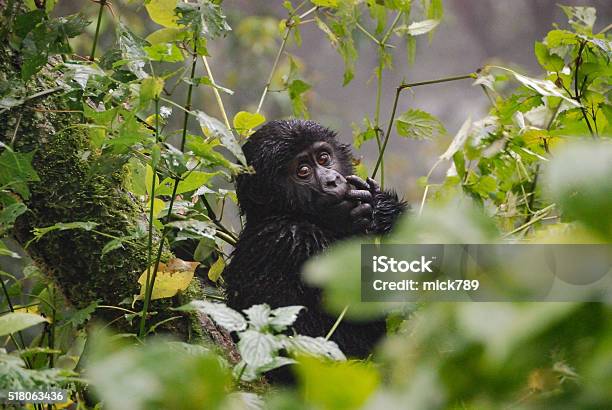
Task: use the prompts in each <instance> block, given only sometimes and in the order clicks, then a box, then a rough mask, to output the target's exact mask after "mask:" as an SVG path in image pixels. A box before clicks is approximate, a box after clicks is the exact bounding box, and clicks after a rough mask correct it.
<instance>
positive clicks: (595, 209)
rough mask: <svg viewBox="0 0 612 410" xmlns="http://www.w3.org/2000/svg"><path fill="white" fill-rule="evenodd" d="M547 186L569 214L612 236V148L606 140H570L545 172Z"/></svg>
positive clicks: (569, 216) (606, 235)
mask: <svg viewBox="0 0 612 410" xmlns="http://www.w3.org/2000/svg"><path fill="white" fill-rule="evenodd" d="M544 176H545V181H546V186H547V187H548V190H549V192H550V193H551V194H552V196H553V198H554V199H555V201H556V202H557V203H558V204H559V205H560V206H561V208H562V210H563V214H564V216H565V217H567V218H571V219H578V220H580V221H581V222H582V223H584V224H585V225H586V226H588V227H589V228H590V229H592V230H593V231H594V232H597V233H599V234H600V235H601V236H602V238H604V239H606V240H607V241H609V240H611V239H612V215H611V214H610V209H612V148H611V147H610V144H606V143H594V142H593V143H591V142H582V143H578V142H575V143H572V144H566V145H564V146H563V147H562V149H559V151H558V152H556V153H555V156H554V157H553V159H552V161H550V163H549V164H548V166H547V167H546V172H545V174H544Z"/></svg>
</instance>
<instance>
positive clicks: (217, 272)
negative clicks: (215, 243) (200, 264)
mask: <svg viewBox="0 0 612 410" xmlns="http://www.w3.org/2000/svg"><path fill="white" fill-rule="evenodd" d="M223 269H225V261H224V260H223V258H222V257H220V256H219V258H217V260H216V261H215V263H213V264H212V266H211V267H210V269H209V270H208V279H210V280H212V281H213V282H216V281H218V280H219V277H220V276H221V274H222V273H223Z"/></svg>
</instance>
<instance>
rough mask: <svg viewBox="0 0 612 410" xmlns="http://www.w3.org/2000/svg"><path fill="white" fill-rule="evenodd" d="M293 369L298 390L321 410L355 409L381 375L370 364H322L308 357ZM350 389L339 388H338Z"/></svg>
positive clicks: (365, 398)
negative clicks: (343, 387) (296, 377)
mask: <svg viewBox="0 0 612 410" xmlns="http://www.w3.org/2000/svg"><path fill="white" fill-rule="evenodd" d="M299 363H300V365H299V366H296V370H297V376H298V380H300V389H301V390H302V394H303V396H304V399H305V401H306V402H307V403H309V404H311V405H313V406H314V407H315V408H321V409H358V408H361V407H362V406H363V405H364V404H365V403H366V401H367V399H368V398H369V397H370V396H371V395H372V394H373V393H374V391H375V390H376V388H377V387H378V385H379V384H380V375H379V374H378V371H377V370H376V367H374V366H373V365H371V364H367V363H362V362H357V361H351V362H340V363H338V362H331V363H330V362H324V361H320V360H317V359H315V358H311V357H302V358H300V359H299ZM340 385H342V386H351V388H350V389H339V388H338V386H340Z"/></svg>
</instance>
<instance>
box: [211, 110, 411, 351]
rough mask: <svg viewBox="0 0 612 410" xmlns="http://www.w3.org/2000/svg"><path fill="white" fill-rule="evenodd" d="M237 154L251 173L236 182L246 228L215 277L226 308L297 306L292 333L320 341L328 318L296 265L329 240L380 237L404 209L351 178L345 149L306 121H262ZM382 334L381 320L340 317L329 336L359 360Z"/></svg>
mask: <svg viewBox="0 0 612 410" xmlns="http://www.w3.org/2000/svg"><path fill="white" fill-rule="evenodd" d="M243 150H244V153H245V156H246V159H247V162H248V164H249V165H251V166H252V167H253V168H254V169H255V173H254V174H241V175H240V176H238V179H237V182H236V192H237V196H238V203H239V205H240V210H241V213H242V214H243V215H245V216H246V224H245V227H244V230H243V231H242V233H241V234H240V238H239V240H238V243H237V245H236V249H235V250H234V252H233V255H232V260H231V262H230V264H229V266H228V268H227V270H226V272H225V273H224V275H223V276H224V278H225V282H226V285H227V287H226V291H227V303H228V305H229V306H230V307H232V308H234V309H238V310H241V309H246V308H248V307H250V306H252V305H255V304H260V303H267V304H268V305H270V306H271V307H272V308H276V307H280V306H289V305H303V306H305V307H306V310H304V311H302V313H301V314H300V316H299V317H298V319H297V321H296V322H295V325H294V328H295V330H296V331H297V333H299V334H303V335H308V336H315V337H316V336H325V335H326V334H327V333H328V332H329V330H330V328H331V327H332V326H333V324H334V322H335V320H336V317H334V316H331V315H329V314H328V313H326V312H325V310H324V309H323V307H322V304H321V291H320V289H318V288H314V287H311V286H308V285H306V284H305V283H304V282H303V281H302V277H301V273H300V272H301V270H302V267H303V265H304V263H305V262H306V261H307V260H308V259H309V258H311V257H312V256H314V255H316V254H318V253H320V252H321V251H323V250H324V249H325V248H327V247H328V246H330V245H331V244H332V243H333V242H335V241H337V240H340V239H344V238H347V237H350V236H353V235H359V234H366V233H372V234H384V233H387V232H388V231H389V230H390V229H391V228H392V226H393V224H394V222H395V221H396V219H397V217H398V216H399V215H400V214H401V213H402V212H403V211H404V210H405V208H406V204H405V203H404V202H401V201H399V200H398V198H397V195H396V194H395V193H394V192H390V191H382V190H381V189H380V186H379V185H378V184H377V183H376V182H375V181H374V180H372V179H368V180H367V182H366V181H363V180H362V179H361V178H359V177H357V176H355V175H352V174H353V166H352V155H351V152H350V148H349V146H348V145H344V144H340V143H339V142H338V141H337V140H336V135H335V133H334V132H332V131H331V130H329V129H327V128H325V127H323V126H321V125H319V124H317V123H315V122H312V121H302V120H289V121H272V122H269V123H267V124H266V125H264V126H263V127H261V128H260V129H259V130H258V131H257V132H255V133H254V134H253V135H252V136H251V137H250V138H249V140H248V141H247V142H246V143H245V144H244V146H243ZM355 280H358V278H355ZM385 330H386V329H385V322H384V321H375V322H361V323H357V322H351V321H348V320H346V319H345V320H343V321H342V322H341V323H340V325H339V326H338V328H337V329H336V331H335V332H334V334H333V335H332V337H331V338H332V340H334V341H335V342H336V343H337V344H338V345H339V346H340V348H341V349H342V351H343V352H344V353H345V354H346V355H347V356H349V357H358V358H365V357H367V356H368V355H369V353H370V352H371V350H372V348H373V346H374V345H375V344H376V342H377V341H378V340H379V339H380V337H381V336H383V335H384V334H385Z"/></svg>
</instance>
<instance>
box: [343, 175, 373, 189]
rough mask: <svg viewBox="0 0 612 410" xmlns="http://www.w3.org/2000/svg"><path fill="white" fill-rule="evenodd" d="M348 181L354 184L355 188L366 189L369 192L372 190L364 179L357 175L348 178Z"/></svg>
mask: <svg viewBox="0 0 612 410" xmlns="http://www.w3.org/2000/svg"><path fill="white" fill-rule="evenodd" d="M346 180H347V181H348V182H349V183H351V184H353V185H354V186H355V188H359V189H365V190H367V191H369V190H370V186H369V185H368V184H367V182H365V181H364V180H363V179H361V178H359V177H358V176H357V175H349V176H347V177H346Z"/></svg>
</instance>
